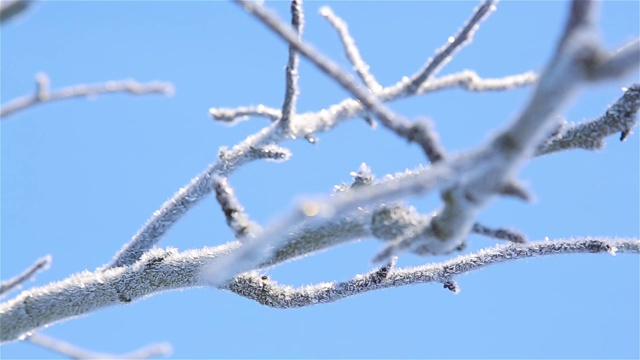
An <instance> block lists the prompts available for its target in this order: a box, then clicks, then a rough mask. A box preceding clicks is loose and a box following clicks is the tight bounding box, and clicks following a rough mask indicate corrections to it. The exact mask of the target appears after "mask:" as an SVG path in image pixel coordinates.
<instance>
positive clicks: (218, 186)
mask: <svg viewBox="0 0 640 360" xmlns="http://www.w3.org/2000/svg"><path fill="white" fill-rule="evenodd" d="M212 182H213V189H214V192H215V194H216V200H218V204H220V207H221V208H222V212H223V213H224V217H225V220H226V221H227V225H229V227H230V228H231V230H233V233H234V235H235V237H236V238H237V239H241V238H243V237H245V236H247V235H252V234H253V233H254V232H255V231H256V230H258V228H259V227H258V225H257V224H255V223H253V222H251V221H250V220H249V216H248V215H247V214H246V213H245V212H244V208H243V207H242V205H240V202H239V201H238V199H237V198H236V196H235V193H234V191H233V188H232V187H231V186H230V185H229V183H228V180H227V178H222V177H219V176H214V177H213V180H212Z"/></svg>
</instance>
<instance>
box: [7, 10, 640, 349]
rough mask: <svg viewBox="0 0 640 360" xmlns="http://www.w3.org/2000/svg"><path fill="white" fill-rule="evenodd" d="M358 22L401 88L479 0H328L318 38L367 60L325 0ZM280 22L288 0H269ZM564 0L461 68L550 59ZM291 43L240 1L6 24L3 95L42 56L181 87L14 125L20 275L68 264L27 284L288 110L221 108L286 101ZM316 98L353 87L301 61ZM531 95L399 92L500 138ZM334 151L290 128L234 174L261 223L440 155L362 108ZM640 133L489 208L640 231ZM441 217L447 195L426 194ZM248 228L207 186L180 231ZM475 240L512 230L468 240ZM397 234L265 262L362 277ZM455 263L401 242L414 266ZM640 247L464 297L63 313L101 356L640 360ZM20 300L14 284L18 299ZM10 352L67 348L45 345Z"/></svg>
mask: <svg viewBox="0 0 640 360" xmlns="http://www.w3.org/2000/svg"><path fill="white" fill-rule="evenodd" d="M324 4H329V5H331V7H332V8H333V10H334V11H335V13H336V14H337V15H338V16H341V17H342V18H343V19H344V20H346V21H347V22H348V23H349V25H350V29H351V32H352V35H353V36H354V38H355V39H356V42H357V44H358V45H359V46H360V50H361V53H362V54H363V56H364V58H365V60H367V61H368V62H369V63H370V65H371V67H372V71H373V74H374V75H375V76H376V77H377V79H378V80H379V81H380V82H381V83H382V84H383V85H389V84H391V83H395V82H396V81H398V80H399V79H400V78H401V77H402V76H405V75H411V74H412V73H414V72H415V71H416V70H417V69H418V68H420V67H421V66H422V64H423V63H424V61H425V60H426V59H427V58H428V57H430V56H431V55H432V54H433V51H434V49H436V48H438V47H440V46H441V45H442V44H444V42H445V41H446V39H447V37H449V36H450V35H453V34H454V33H455V32H456V31H457V29H458V28H459V27H460V26H461V25H462V23H463V22H464V21H465V20H466V19H467V18H468V16H469V15H470V13H471V10H472V9H473V8H474V7H475V6H476V5H477V4H478V3H477V2H455V3H445V2H401V3H392V2H342V3H326V2H324V1H319V2H311V3H308V4H307V5H306V7H305V8H306V26H305V30H304V31H305V33H304V37H305V38H306V39H308V40H309V41H311V42H312V43H313V44H314V45H315V46H316V47H317V48H319V49H321V50H322V51H323V52H325V54H327V55H329V56H331V57H332V58H333V59H335V60H337V61H339V62H340V63H341V64H342V65H343V66H345V67H349V64H348V63H347V62H346V61H345V57H344V55H343V52H342V47H341V44H340V42H339V40H338V38H337V36H336V34H335V31H334V30H333V29H332V28H331V27H330V26H329V25H328V24H327V23H326V21H325V20H324V19H323V18H321V17H320V16H319V14H318V9H319V7H320V6H321V5H324ZM267 5H268V6H270V7H271V8H273V9H276V10H277V11H278V13H279V14H280V15H281V17H285V16H287V11H288V6H289V5H288V3H284V2H277V3H274V2H267ZM566 10H567V4H566V3H565V2H556V1H554V2H503V3H500V4H498V10H497V11H496V12H495V13H494V14H493V15H492V16H491V17H490V18H489V19H488V20H487V21H486V22H485V23H484V24H483V25H482V28H481V29H480V31H479V32H478V33H477V35H476V39H475V41H474V43H473V44H471V45H470V46H469V47H467V48H465V49H463V50H462V51H461V52H460V53H459V54H458V55H457V56H456V57H455V58H454V60H453V61H452V62H451V63H450V64H449V65H448V66H447V67H446V68H444V69H443V71H442V72H441V74H449V73H452V72H456V71H460V70H463V69H473V70H476V71H477V72H478V73H479V74H480V75H481V76H484V77H497V76H504V75H509V74H515V73H519V72H524V71H527V70H540V69H541V67H542V66H543V64H545V62H546V61H547V59H548V58H549V56H550V51H551V50H552V48H553V47H554V46H555V43H556V38H557V35H558V34H559V32H560V30H561V28H562V26H563V25H564V19H565V15H566ZM639 13H640V9H639V4H638V2H633V1H628V2H613V1H609V2H606V3H604V4H602V6H601V19H600V24H601V29H602V37H603V39H604V41H605V43H606V44H607V45H608V46H609V47H610V48H611V49H613V48H617V47H619V46H621V45H623V44H625V43H626V42H628V41H630V40H632V39H633V38H634V37H636V36H638V32H639V23H640V21H639ZM286 57H287V54H286V46H285V45H284V43H283V42H282V41H281V40H279V39H278V38H277V37H276V36H275V35H273V34H272V33H270V32H269V31H267V30H266V28H265V27H263V26H262V25H261V24H259V23H258V22H256V21H255V20H254V19H253V18H251V17H250V16H248V15H247V14H245V13H243V11H242V10H240V9H239V8H238V7H237V6H235V5H232V4H230V3H227V2H189V3H186V2H181V3H179V2H162V3H160V2H91V3H90V2H43V3H38V4H36V6H34V7H33V8H32V9H31V10H30V11H29V12H28V13H27V14H26V15H24V16H22V17H20V18H19V19H15V20H14V21H12V22H11V23H9V24H8V25H6V26H4V27H3V29H2V82H1V86H2V103H5V102H6V101H7V100H9V99H12V98H14V97H17V96H20V95H24V94H27V93H30V92H31V91H33V89H34V82H33V80H32V79H33V77H34V75H35V73H37V72H39V71H45V72H47V73H48V74H49V76H50V78H51V80H52V85H53V87H54V88H57V87H60V86H66V85H72V84H80V83H96V82H102V81H106V80H117V79H124V78H129V77H130V78H135V79H137V80H140V81H150V80H156V79H158V80H165V81H171V82H173V83H174V84H175V86H176V94H175V95H174V96H173V97H164V96H158V95H151V96H143V97H132V96H129V95H106V96H100V97H98V98H96V99H90V100H87V99H78V100H68V101H63V102H57V103H51V104H47V105H41V106H38V107H34V108H31V109H28V110H25V111H22V112H20V113H17V114H16V115H14V116H13V117H12V118H10V119H8V120H7V121H6V122H3V123H2V125H1V131H2V178H1V180H2V267H1V270H2V278H8V277H10V276H13V275H15V274H17V273H19V272H21V271H22V270H23V269H24V268H25V267H27V266H29V265H30V264H32V262H33V261H35V260H36V259H37V258H40V257H42V256H44V255H46V254H51V255H52V256H53V265H52V267H51V269H50V270H48V271H47V272H44V273H42V274H40V275H38V276H37V279H36V280H35V281H33V282H29V283H27V284H26V285H27V286H38V285H43V284H47V283H49V282H51V281H56V280H61V279H63V278H66V277H67V276H69V275H70V274H73V273H75V272H79V271H82V270H85V269H89V270H93V269H95V268H96V267H99V266H101V265H102V264H104V263H106V262H108V261H109V260H110V259H111V258H112V256H113V254H114V253H115V252H116V251H117V250H118V249H120V247H121V246H122V245H123V244H124V243H125V242H127V241H128V240H129V238H130V237H131V236H132V235H133V234H134V233H135V232H136V231H137V230H138V229H139V227H140V226H142V224H143V223H144V222H145V221H146V219H147V218H148V217H150V216H151V214H152V213H153V211H154V210H156V209H157V208H159V206H160V205H161V204H162V203H163V202H164V201H165V200H166V199H167V198H169V197H170V196H171V195H172V194H173V193H174V192H175V191H177V190H178V189H179V188H180V187H182V186H184V185H185V184H187V183H188V182H189V180H190V179H191V177H193V176H195V175H196V174H197V173H199V172H200V171H202V170H203V169H204V168H205V167H206V166H207V165H208V164H209V163H210V162H212V161H214V160H215V158H216V154H217V151H218V148H219V147H220V146H225V145H226V146H231V145H233V144H235V143H237V142H239V141H241V140H243V139H244V138H245V137H246V136H247V135H249V134H251V133H254V132H255V131H257V130H259V129H260V128H262V127H263V126H265V125H266V124H267V122H266V120H264V119H254V120H251V121H248V122H243V123H240V124H238V125H237V126H235V127H228V126H224V125H221V124H217V123H215V122H214V121H213V120H211V119H210V118H209V117H208V109H209V108H210V107H212V106H220V107H234V106H240V105H252V104H253V105H257V104H266V105H269V106H273V107H276V108H277V107H279V106H280V104H281V102H282V98H283V93H284V66H285V63H286ZM300 76H301V80H300V87H301V93H300V102H299V104H298V109H299V110H300V111H317V110H320V109H322V108H324V107H327V106H329V105H331V104H334V103H336V102H338V101H340V100H342V99H343V98H344V97H346V93H345V92H344V91H343V90H341V89H340V88H339V87H338V86H337V85H336V84H334V82H333V81H332V80H330V79H327V78H326V77H325V76H324V75H322V74H320V73H319V72H318V71H316V70H315V69H314V68H313V67H312V66H311V65H310V63H308V62H307V61H306V60H302V65H301V68H300ZM634 79H635V81H637V80H638V73H634V74H633V75H632V76H630V77H628V78H626V79H622V80H619V81H616V82H613V83H607V84H604V85H599V86H597V87H591V88H589V89H586V91H583V92H582V93H581V94H580V96H579V97H578V98H577V99H576V101H574V102H573V103H572V104H571V106H570V107H569V108H568V109H567V111H566V113H565V115H566V118H567V120H569V121H583V120H587V119H591V118H594V117H597V116H599V115H601V114H603V112H604V111H605V110H606V107H607V105H609V104H611V103H612V102H614V101H615V100H616V99H617V98H618V97H619V96H620V95H621V90H620V88H621V87H623V86H628V85H630V84H631V83H632V82H633V81H634ZM529 94H530V89H520V90H516V91H511V92H508V93H483V94H477V93H469V92H465V91H461V90H450V91H445V92H439V93H435V94H432V95H428V96H422V97H418V98H414V99H409V100H404V101H401V102H397V103H393V104H392V105H391V107H392V108H393V109H394V110H396V111H398V112H399V113H401V114H403V115H405V116H407V117H409V118H415V117H417V116H418V115H425V116H428V117H430V118H431V119H432V120H433V121H434V122H435V124H436V128H437V130H438V131H439V133H440V135H441V139H442V142H443V144H444V146H445V147H446V148H447V149H448V150H449V151H452V152H454V151H462V150H465V149H470V148H472V147H475V146H477V145H480V144H482V143H483V141H485V140H486V139H488V137H489V136H490V135H491V134H493V133H495V131H496V130H497V129H499V128H500V127H501V126H504V125H505V124H507V123H508V122H509V121H510V120H511V119H512V118H513V117H514V116H515V114H517V112H518V110H519V109H520V108H521V106H522V104H523V102H524V101H525V99H526V98H527V96H528V95H529ZM318 138H319V142H318V143H317V144H315V145H311V144H308V143H306V142H304V141H297V142H287V143H285V144H284V145H285V146H287V147H289V148H290V149H291V150H292V151H293V157H292V159H291V160H290V161H288V162H286V163H277V164H276V163H271V162H253V163H251V164H249V165H247V166H246V167H244V168H242V169H240V170H239V171H237V172H236V173H234V174H233V175H232V176H231V178H230V181H231V184H232V185H233V186H234V187H235V189H236V191H237V194H238V197H239V199H240V201H241V202H242V203H243V204H244V206H245V208H246V209H247V211H248V212H249V214H250V216H251V217H252V219H254V220H256V221H258V222H259V223H261V224H267V223H268V222H269V221H270V219H273V217H274V216H275V215H276V214H278V213H279V212H280V211H282V210H285V209H287V207H288V206H289V205H290V204H291V203H292V201H293V200H294V199H295V198H296V196H298V195H300V194H320V193H328V192H330V191H331V189H332V187H333V186H334V185H336V184H339V183H341V182H349V181H350V180H351V179H350V176H349V172H350V171H354V170H356V169H357V168H358V166H359V165H360V163H361V162H363V161H365V162H367V163H368V164H370V166H371V168H372V170H373V172H374V173H375V174H377V175H378V176H382V175H384V174H385V173H389V172H396V171H402V170H404V169H406V168H414V167H416V166H418V164H420V163H422V162H424V161H425V159H424V157H423V155H422V154H421V152H420V150H419V149H418V147H417V146H415V145H408V144H406V143H405V142H404V141H401V140H399V139H397V138H395V137H393V136H391V135H390V134H389V133H388V132H387V131H385V130H384V129H383V128H378V129H376V130H374V131H372V130H371V129H369V128H368V127H367V126H366V124H365V122H364V121H362V120H361V119H355V120H352V121H349V122H347V123H346V124H344V125H342V126H340V127H338V128H336V129H335V130H334V131H332V132H331V133H326V134H319V136H318ZM638 158H639V143H638V135H637V134H634V135H632V136H630V138H629V139H628V141H626V142H624V143H620V142H619V141H617V138H616V137H611V138H609V139H608V141H607V146H606V148H605V149H604V150H603V151H600V152H597V153H588V152H586V151H571V152H566V153H561V154H555V155H551V156H546V157H543V158H538V159H535V160H534V161H532V162H531V163H530V164H529V165H528V166H527V167H526V168H525V170H524V171H523V172H522V174H521V178H522V179H523V180H524V181H526V182H527V183H528V184H529V186H530V189H531V190H532V191H533V192H534V194H535V195H536V198H537V201H536V202H535V203H533V204H523V203H520V202H517V201H514V200H510V199H499V200H498V201H496V202H494V203H492V204H491V205H490V207H489V208H487V209H486V210H485V211H484V212H482V213H481V215H480V218H479V220H480V221H482V222H483V223H485V224H486V225H490V226H505V227H512V228H515V229H519V230H520V231H522V232H524V233H525V234H527V235H528V236H529V237H530V238H531V239H535V240H540V239H544V237H545V236H548V237H550V238H551V239H554V238H561V237H570V236H587V235H606V236H626V237H630V236H633V237H637V236H638V232H639V229H638V218H639V209H638V200H639V193H638V184H639V179H638V174H639V169H638V167H639V160H638ZM411 203H412V204H414V205H415V206H416V207H417V208H418V209H419V210H420V211H421V212H423V213H426V212H430V211H432V210H434V209H435V208H436V207H437V206H438V204H439V203H438V197H437V196H436V195H431V196H427V197H423V198H418V199H414V200H412V201H411ZM231 239H232V233H231V231H230V230H228V228H227V227H226V225H225V223H224V218H223V216H222V213H221V211H220V210H219V208H218V206H217V204H216V203H215V201H214V199H213V198H207V199H206V200H204V201H203V202H202V203H201V204H200V205H199V206H197V207H196V208H195V209H193V210H192V211H191V212H189V213H188V215H187V216H185V217H184V218H183V220H182V221H181V222H179V223H178V224H177V225H176V226H175V227H174V228H173V229H172V230H171V231H170V232H169V233H168V234H167V235H166V236H165V237H164V238H163V240H162V241H161V243H160V246H174V247H178V248H179V249H181V250H182V249H190V248H199V247H202V246H205V245H209V246H211V245H216V244H222V243H224V242H226V241H229V240H231ZM469 243H470V247H469V250H477V249H479V248H482V247H486V246H491V245H493V244H494V243H495V241H493V240H491V239H487V238H481V237H478V236H472V237H471V238H470V239H469ZM381 248H382V243H380V242H378V241H376V240H370V239H367V240H363V241H362V242H360V243H356V244H350V245H346V246H342V247H340V248H336V249H332V250H330V251H328V252H326V253H322V254H319V255H316V256H312V257H308V258H305V259H303V260H300V261H296V262H293V263H288V264H285V265H283V266H280V267H278V268H275V269H271V270H268V271H267V272H266V273H267V274H268V275H269V276H271V277H273V278H274V279H275V280H277V281H278V282H280V283H284V284H291V285H304V284H311V283H316V282H320V281H332V280H344V279H348V278H351V277H353V276H354V275H355V274H357V273H363V272H366V271H369V270H370V269H371V268H372V266H373V265H372V264H371V263H370V259H371V258H372V256H373V255H374V254H375V253H377V252H378V251H379V250H380V249H381ZM444 258H445V257H435V258H419V257H416V256H413V255H406V256H402V257H401V258H400V261H399V264H398V265H399V266H412V265H418V264H423V263H426V262H431V261H439V260H443V259H444ZM638 264H639V261H638V256H631V255H618V256H616V257H612V256H608V255H571V256H568V255H565V256H556V257H551V258H539V259H529V260H526V261H518V262H511V263H506V264H500V265H496V266H493V267H490V268H487V269H485V270H482V271H480V272H477V273H472V274H469V275H466V276H464V277H461V278H459V279H458V283H459V285H460V286H461V289H462V292H461V293H460V294H458V295H454V294H453V293H451V292H449V291H447V290H444V289H443V288H442V286H441V285H437V284H429V285H422V286H412V287H405V288H398V289H390V290H384V291H378V292H372V293H367V294H364V295H360V296H357V297H354V298H350V299H346V300H343V301H340V302H337V303H332V304H327V305H319V306H314V307H308V308H302V309H294V310H276V309H271V308H267V307H263V306H261V305H259V304H257V303H255V302H252V301H249V300H247V299H244V298H240V297H238V296H237V295H235V294H232V293H228V292H223V291H219V290H214V289H208V288H201V289H189V290H185V291H178V292H171V293H164V294H158V295H155V296H153V297H151V298H148V299H145V300H141V301H138V302H135V303H132V304H130V305H128V306H117V307H112V308H108V309H104V310H101V311H98V312H95V313H92V314H90V315H88V316H85V317H82V318H79V319H73V320H69V321H66V322H63V323H59V324H56V325H54V326H51V327H50V328H48V329H46V330H44V333H45V334H47V335H51V336H55V337H57V338H60V339H63V340H65V341H68V342H71V343H74V344H77V345H79V346H82V347H86V348H89V349H93V350H97V351H103V352H112V353H124V352H128V351H131V350H134V349H136V348H138V347H140V346H143V345H146V344H148V343H152V342H158V341H170V342H171V343H172V344H173V346H174V355H173V356H174V357H176V358H220V357H223V358H237V357H243V358H247V357H249V358H281V357H296V358H306V357H313V358H323V357H333V358H335V357H340V358H362V357H366V358H382V357H398V358H406V357H411V358H432V357H441V358H442V357H444V358H638V356H639V355H640V354H639V350H638V349H639V347H640V344H639V340H638V339H639V338H640V335H639V317H640V315H639V306H638V305H639V287H638V283H639V275H638ZM12 295H15V293H13V294H12ZM0 351H1V356H2V357H3V358H58V357H59V355H58V354H56V353H52V352H50V351H48V350H44V349H41V348H39V347H37V346H34V345H31V344H28V343H12V344H9V345H6V346H3V347H2V348H0Z"/></svg>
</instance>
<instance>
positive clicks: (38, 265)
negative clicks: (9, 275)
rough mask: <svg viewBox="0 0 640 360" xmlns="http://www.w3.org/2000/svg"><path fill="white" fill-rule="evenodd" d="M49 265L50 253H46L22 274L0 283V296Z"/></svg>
mask: <svg viewBox="0 0 640 360" xmlns="http://www.w3.org/2000/svg"><path fill="white" fill-rule="evenodd" d="M50 265H51V255H47V256H45V257H43V258H41V259H38V261H36V262H35V263H34V264H33V265H31V267H30V268H28V269H26V270H25V271H24V272H23V273H22V274H20V275H18V276H16V277H14V278H13V279H9V280H6V281H3V282H2V283H0V296H4V295H5V293H7V292H9V291H11V289H13V288H15V287H17V286H20V285H22V283H24V282H25V281H27V280H29V279H31V278H32V277H34V276H35V275H36V274H37V273H38V272H40V271H43V270H46V269H48V268H49V266H50Z"/></svg>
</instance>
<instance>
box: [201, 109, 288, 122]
mask: <svg viewBox="0 0 640 360" xmlns="http://www.w3.org/2000/svg"><path fill="white" fill-rule="evenodd" d="M209 114H210V115H211V116H212V117H213V118H214V119H216V120H218V121H224V122H235V121H242V120H246V119H247V118H249V116H261V117H266V118H267V119H269V120H271V121H274V120H277V119H279V118H280V117H281V116H282V111H280V110H278V109H274V108H270V107H267V106H264V105H258V106H243V107H238V108H235V109H230V108H211V109H209Z"/></svg>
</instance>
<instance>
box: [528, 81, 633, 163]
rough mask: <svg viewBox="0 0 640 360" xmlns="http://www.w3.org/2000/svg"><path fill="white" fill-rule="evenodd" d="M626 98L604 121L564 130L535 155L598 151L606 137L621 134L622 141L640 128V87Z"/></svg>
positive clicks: (617, 102) (619, 102)
mask: <svg viewBox="0 0 640 360" xmlns="http://www.w3.org/2000/svg"><path fill="white" fill-rule="evenodd" d="M623 91H624V94H623V95H622V96H621V97H620V99H618V101H616V102H615V103H614V104H613V105H611V106H610V107H609V109H608V110H607V111H606V112H605V114H604V115H602V116H601V117H599V118H597V119H595V120H592V121H588V122H584V123H581V124H576V125H573V126H571V127H569V128H566V129H561V131H559V132H558V134H557V135H555V136H553V137H552V138H550V139H549V140H547V141H546V142H545V143H544V144H542V145H541V146H540V147H538V150H537V153H536V155H544V154H549V153H552V152H557V151H562V150H567V149H576V148H581V149H586V150H597V149H602V147H604V139H605V138H606V137H607V136H610V135H613V134H616V133H620V134H621V135H620V140H624V139H625V137H626V136H627V135H628V134H630V133H631V130H632V129H633V128H634V127H635V126H636V125H637V124H638V108H639V107H640V84H638V83H636V84H633V85H631V86H630V87H628V88H624V89H623Z"/></svg>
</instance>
